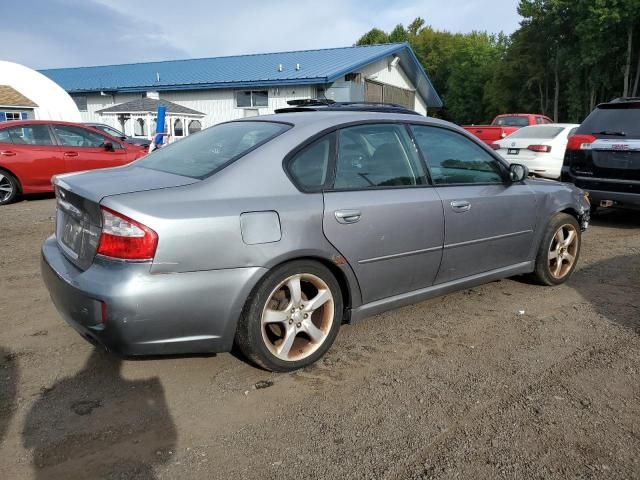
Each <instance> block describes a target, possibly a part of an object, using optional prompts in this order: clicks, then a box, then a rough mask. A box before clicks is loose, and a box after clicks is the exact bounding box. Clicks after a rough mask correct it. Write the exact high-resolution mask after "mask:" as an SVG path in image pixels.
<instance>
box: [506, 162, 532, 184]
mask: <svg viewBox="0 0 640 480" xmlns="http://www.w3.org/2000/svg"><path fill="white" fill-rule="evenodd" d="M528 176H529V169H528V168H527V167H526V166H525V165H521V164H519V163H512V164H511V165H510V166H509V180H510V181H511V183H518V182H521V181H523V180H524V179H525V178H527V177H528Z"/></svg>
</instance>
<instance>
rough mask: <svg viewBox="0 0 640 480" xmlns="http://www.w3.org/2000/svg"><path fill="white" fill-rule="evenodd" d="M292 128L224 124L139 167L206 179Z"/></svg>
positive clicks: (268, 124) (169, 147) (170, 147)
mask: <svg viewBox="0 0 640 480" xmlns="http://www.w3.org/2000/svg"><path fill="white" fill-rule="evenodd" d="M289 128H290V127H289V126H288V125H285V124H282V123H275V122H259V121H240V122H230V123H223V124H220V125H217V126H215V127H211V128H207V129H206V130H202V131H201V132H198V133H196V134H193V135H189V136H188V137H187V138H184V139H182V140H179V141H177V142H175V143H172V144H170V145H167V146H166V147H164V148H162V149H159V150H156V151H154V152H153V153H151V154H149V155H147V156H146V157H144V158H143V159H141V160H139V161H138V162H136V166H139V167H144V168H149V169H152V170H159V171H161V172H167V173H173V174H176V175H182V176H184V177H191V178H199V179H202V178H206V177H208V176H209V175H212V174H213V173H215V172H216V171H218V170H220V169H221V168H224V167H225V166H226V165H228V164H229V163H231V162H232V161H234V160H235V159H237V158H239V157H241V156H242V155H244V154H246V153H247V152H249V151H250V150H252V149H254V148H256V147H258V146H260V145H262V144H264V143H266V142H268V141H269V140H271V139H272V138H274V137H276V136H277V135H279V134H281V133H282V132H284V131H285V130H287V129H289Z"/></svg>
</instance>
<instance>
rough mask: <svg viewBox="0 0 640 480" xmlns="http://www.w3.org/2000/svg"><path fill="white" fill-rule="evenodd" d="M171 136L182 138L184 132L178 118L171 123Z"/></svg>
mask: <svg viewBox="0 0 640 480" xmlns="http://www.w3.org/2000/svg"><path fill="white" fill-rule="evenodd" d="M173 134H174V135H175V136H176V137H183V136H184V130H183V128H182V120H180V119H179V118H178V119H177V120H176V121H175V122H174V123H173Z"/></svg>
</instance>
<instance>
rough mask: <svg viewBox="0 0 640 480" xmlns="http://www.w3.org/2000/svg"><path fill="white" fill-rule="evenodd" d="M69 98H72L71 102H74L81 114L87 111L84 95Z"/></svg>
mask: <svg viewBox="0 0 640 480" xmlns="http://www.w3.org/2000/svg"><path fill="white" fill-rule="evenodd" d="M71 98H73V101H74V102H76V107H78V110H80V111H81V112H86V111H87V97H86V95H71Z"/></svg>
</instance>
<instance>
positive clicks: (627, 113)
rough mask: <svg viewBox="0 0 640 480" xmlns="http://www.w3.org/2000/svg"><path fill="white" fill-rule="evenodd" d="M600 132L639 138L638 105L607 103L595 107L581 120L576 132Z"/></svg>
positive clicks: (639, 116) (639, 110)
mask: <svg viewBox="0 0 640 480" xmlns="http://www.w3.org/2000/svg"><path fill="white" fill-rule="evenodd" d="M601 132H611V135H613V136H614V137H615V136H619V135H616V133H624V136H625V137H631V138H640V106H639V105H638V104H637V103H636V104H624V103H622V104H618V105H615V104H609V105H606V106H602V107H598V108H596V109H595V110H594V111H593V112H591V114H590V115H589V116H588V117H587V118H586V119H585V121H584V122H582V125H580V128H579V129H578V133H580V134H593V133H596V134H602V135H606V134H604V133H601Z"/></svg>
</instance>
